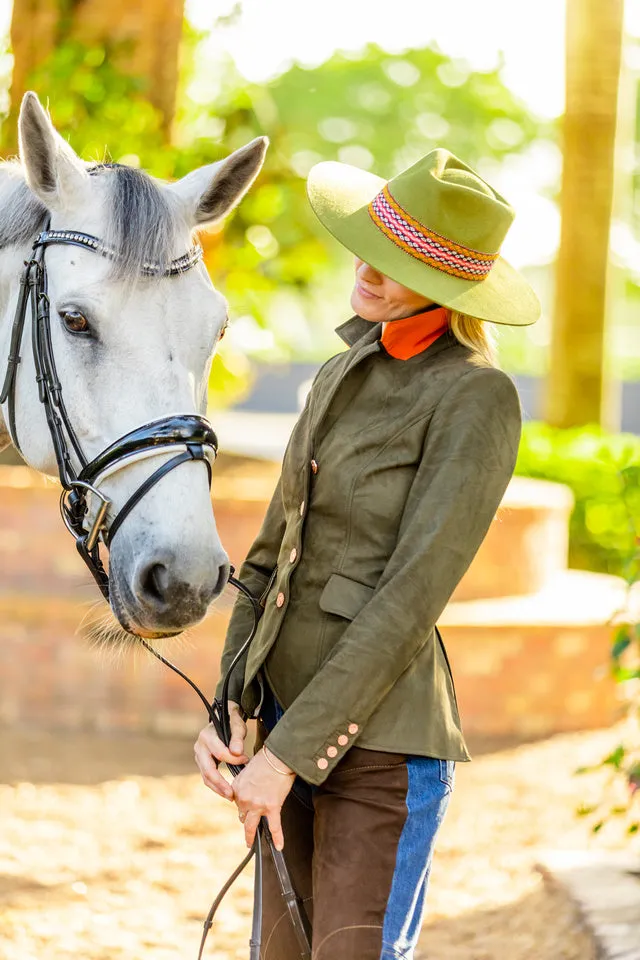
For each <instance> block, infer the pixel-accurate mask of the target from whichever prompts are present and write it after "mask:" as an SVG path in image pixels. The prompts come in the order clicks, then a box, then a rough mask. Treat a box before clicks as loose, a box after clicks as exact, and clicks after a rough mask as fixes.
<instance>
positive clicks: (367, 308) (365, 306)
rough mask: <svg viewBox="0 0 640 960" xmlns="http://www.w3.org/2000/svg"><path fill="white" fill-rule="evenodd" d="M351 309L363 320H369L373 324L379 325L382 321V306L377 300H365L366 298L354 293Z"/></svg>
mask: <svg viewBox="0 0 640 960" xmlns="http://www.w3.org/2000/svg"><path fill="white" fill-rule="evenodd" d="M351 309H352V310H353V312H354V313H357V315H358V316H359V317H362V319H363V320H369V321H370V322H371V323H378V321H379V320H380V319H381V318H380V316H379V314H380V304H379V301H378V300H377V299H376V300H373V299H371V300H365V299H364V297H361V296H359V295H358V294H357V293H354V294H353V296H352V297H351Z"/></svg>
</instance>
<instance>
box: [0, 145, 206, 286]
mask: <svg viewBox="0 0 640 960" xmlns="http://www.w3.org/2000/svg"><path fill="white" fill-rule="evenodd" d="M89 173H90V174H91V175H92V176H95V177H98V176H99V177H103V176H104V177H105V185H106V203H105V205H104V210H105V223H104V231H103V234H102V236H101V237H100V239H101V240H103V241H104V243H105V245H106V246H107V247H108V248H109V249H112V250H116V251H117V252H118V256H117V258H116V259H114V260H113V261H112V262H111V269H112V273H113V274H114V275H115V276H117V277H118V278H121V279H127V280H130V281H134V280H136V279H137V278H139V277H140V276H141V274H142V267H143V265H145V264H150V263H152V264H154V265H157V267H158V273H159V274H161V273H162V272H163V271H164V269H165V268H166V267H168V266H169V264H170V263H171V261H172V259H173V258H174V257H176V256H177V255H179V254H180V253H181V252H183V251H182V249H181V248H182V247H184V243H185V235H186V234H187V233H188V231H187V230H186V228H185V222H184V219H183V218H182V217H181V216H180V212H179V210H178V209H177V207H175V206H172V204H171V203H170V201H169V198H168V195H167V194H166V192H165V191H163V190H162V187H161V185H160V184H159V183H158V182H156V181H155V180H154V179H153V178H152V177H150V176H149V174H147V173H145V172H144V171H143V170H138V169H136V168H134V167H127V166H124V165H122V164H115V163H114V164H107V163H103V164H93V165H92V166H91V167H89ZM48 214H49V211H48V210H47V207H46V206H45V204H43V203H42V201H41V200H40V199H39V198H38V197H37V196H36V195H35V194H34V193H33V192H32V191H31V190H30V189H29V186H28V184H27V182H26V180H25V178H24V170H23V168H22V165H21V163H20V162H19V161H15V160H10V161H5V162H2V163H0V250H2V249H4V248H5V247H9V246H14V245H24V244H27V243H29V241H30V240H31V241H32V240H34V239H35V237H36V236H37V235H38V233H40V231H41V230H42V229H44V226H45V223H46V220H47V216H48ZM73 228H74V229H77V230H82V229H83V225H82V223H77V224H76V223H74V224H73ZM184 252H186V251H184Z"/></svg>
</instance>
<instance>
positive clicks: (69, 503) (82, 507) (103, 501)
mask: <svg viewBox="0 0 640 960" xmlns="http://www.w3.org/2000/svg"><path fill="white" fill-rule="evenodd" d="M77 488H79V490H78V489H77ZM88 493H90V494H91V496H93V497H96V498H97V500H98V509H97V511H96V515H95V517H94V520H93V523H92V524H91V529H90V530H89V531H88V532H87V531H85V530H84V518H85V516H86V514H87V509H88V506H87V494H88ZM60 506H61V513H62V519H63V520H64V522H65V526H66V528H67V530H69V532H70V533H72V534H73V536H74V537H78V534H79V531H80V530H82V531H83V532H84V534H85V536H84V537H83V539H84V545H85V547H86V549H87V551H88V552H91V551H92V550H93V548H94V547H95V545H96V543H97V542H98V537H99V536H100V533H101V532H102V530H104V529H106V517H107V511H108V509H109V507H110V506H111V500H109V498H108V497H106V496H105V495H104V493H101V492H100V490H98V489H97V487H94V486H93V485H92V484H90V483H86V481H84V480H72V481H71V483H70V485H69V489H68V490H63V492H62V496H61V499H60Z"/></svg>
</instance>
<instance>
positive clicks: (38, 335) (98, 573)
mask: <svg viewBox="0 0 640 960" xmlns="http://www.w3.org/2000/svg"><path fill="white" fill-rule="evenodd" d="M51 244H70V245H72V246H78V247H83V248H84V249H86V250H91V251H93V252H95V253H99V254H100V255H101V256H104V257H108V258H109V259H115V258H116V257H117V254H116V253H115V252H114V251H113V250H110V249H109V248H108V247H106V246H105V245H104V244H103V243H102V241H101V240H98V238H97V237H93V236H91V235H90V234H88V233H78V232H76V231H71V230H49V229H48V226H47V228H46V229H45V230H44V231H43V232H42V233H41V234H40V235H39V236H38V237H37V239H36V240H35V242H34V244H33V255H32V257H31V259H30V260H26V261H25V264H24V271H23V273H22V276H21V278H20V292H19V294H18V303H17V306H16V312H15V317H14V321H13V327H12V330H11V341H10V347H9V359H8V362H7V371H6V375H5V379H4V384H3V387H2V392H1V393H0V404H2V403H7V413H8V427H9V433H10V435H11V439H12V441H13V444H14V446H15V447H16V449H17V450H20V444H19V442H18V432H17V429H16V379H17V373H18V367H19V365H20V361H21V350H22V340H23V335H24V328H25V325H26V318H27V310H28V309H29V307H30V308H31V349H32V352H33V361H34V365H35V369H36V382H37V384H38V396H39V399H40V402H41V403H42V405H43V407H44V411H45V416H46V419H47V426H48V428H49V433H50V435H51V442H52V444H53V449H54V452H55V457H56V462H57V465H58V475H59V477H60V483H61V485H62V494H61V497H60V511H61V513H62V519H63V520H64V522H65V524H66V526H67V529H68V530H69V531H70V533H71V534H72V535H73V537H74V538H75V542H76V548H77V550H78V553H79V554H80V556H81V557H82V559H83V560H84V562H85V563H86V565H87V567H88V568H89V570H90V571H91V574H92V576H93V578H94V579H95V581H96V583H97V584H98V587H99V588H100V591H101V592H102V595H103V596H104V597H105V599H106V600H108V599H109V576H108V574H107V572H106V570H105V568H104V566H103V563H102V560H101V559H100V550H99V541H100V540H102V542H103V543H104V544H105V546H106V547H107V548H109V547H110V546H111V544H112V543H113V538H114V537H115V535H116V533H117V532H118V530H119V529H120V527H121V526H122V524H123V522H124V521H125V520H126V518H127V517H128V516H129V514H130V513H131V511H132V510H133V509H134V507H135V506H136V504H138V503H139V502H140V500H142V498H143V497H144V496H145V494H147V493H148V492H149V490H151V489H152V488H153V487H155V485H156V484H157V483H158V482H159V481H160V480H162V478H163V477H165V476H166V475H167V474H168V473H170V471H171V470H174V469H175V468H176V467H179V466H180V464H182V463H188V462H189V461H192V460H195V461H198V460H199V461H202V462H203V463H204V464H206V467H207V472H208V476H209V486H211V467H212V465H213V463H214V462H215V459H216V456H217V453H218V440H217V438H216V435H215V433H214V431H213V428H212V426H211V424H210V423H209V422H208V420H205V418H204V417H199V416H196V415H191V414H184V415H179V416H172V417H162V418H161V419H159V420H153V421H152V422H151V423H146V424H144V425H143V426H141V427H137V428H136V429H135V430H132V431H131V432H130V433H126V434H125V435H124V436H122V437H120V439H119V440H116V441H115V442H114V443H112V444H110V446H108V447H107V448H106V449H105V450H103V451H102V452H101V453H99V454H98V456H97V457H94V459H93V460H88V459H87V457H86V456H85V454H84V452H83V450H82V446H81V444H80V441H79V440H78V437H77V435H76V432H75V430H74V429H73V425H72V423H71V420H70V419H69V414H68V413H67V409H66V407H65V403H64V398H63V396H62V384H61V383H60V379H59V377H58V373H57V370H56V364H55V358H54V355H53V345H52V340H51V309H50V308H51V304H50V301H49V297H48V293H47V270H46V266H45V261H44V255H45V250H46V248H47V246H50V245H51ZM201 259H202V249H201V247H199V246H194V247H193V248H192V249H191V250H189V251H188V252H187V253H185V254H184V255H183V256H181V257H178V258H177V259H176V260H172V261H171V263H170V264H169V265H168V266H167V268H166V269H164V270H162V269H160V268H159V266H158V265H157V264H153V263H145V264H143V267H142V274H143V276H164V277H173V276H177V275H179V274H181V273H185V272H186V271H187V270H190V269H191V268H192V267H194V266H195V265H196V264H197V263H199V262H200V260H201ZM177 447H181V448H183V449H182V450H181V451H180V452H179V453H176V454H175V455H174V456H172V457H171V458H170V459H169V460H165V462H164V463H163V464H161V466H159V467H158V468H157V469H156V470H155V471H154V472H153V473H152V474H151V475H150V476H149V477H147V479H146V480H145V481H144V482H143V483H142V484H141V485H140V486H139V487H138V489H137V490H136V491H135V492H134V493H133V494H132V495H131V496H130V497H129V499H128V500H127V501H126V503H125V504H124V505H123V506H122V507H121V508H120V510H119V512H118V513H117V514H116V515H115V517H113V518H112V519H111V522H110V523H109V522H108V511H109V507H110V506H111V501H110V500H109V498H108V497H107V496H106V495H105V494H104V493H103V492H102V490H101V489H100V485H101V483H102V481H103V480H104V479H105V478H106V477H107V476H111V475H112V474H113V473H116V472H117V471H118V470H121V469H123V468H124V467H126V466H128V465H129V464H132V463H134V462H136V461H138V460H142V459H144V458H146V457H152V456H157V455H158V454H162V453H170V452H171V451H173V450H175V449H176V448H177ZM20 452H22V451H20ZM74 454H75V458H76V460H77V462H78V463H79V465H80V469H79V470H78V469H76V467H75V466H74V462H73V459H72V457H73V455H74ZM90 498H93V504H91V503H90ZM90 506H92V507H93V510H94V513H93V517H92V518H91V517H90ZM231 572H232V574H233V569H232V571H231ZM229 583H231V584H232V585H233V586H234V587H236V589H238V590H239V591H240V592H241V593H243V594H244V595H245V597H246V598H247V599H248V600H249V602H250V604H251V608H252V611H253V618H254V622H253V627H252V630H251V633H250V635H249V636H248V637H247V639H246V641H245V642H244V644H243V645H242V647H241V648H240V650H239V651H238V652H237V654H236V656H235V657H234V659H233V662H232V664H231V666H230V668H229V670H228V671H227V674H226V676H225V679H224V684H223V691H222V697H221V699H220V700H214V701H213V703H209V701H208V700H207V698H206V697H205V695H204V694H203V693H202V691H201V690H200V688H199V687H198V686H197V684H195V683H194V682H193V680H191V678H190V677H188V676H187V675H186V674H185V673H183V672H182V671H181V670H180V669H179V668H178V667H176V666H175V664H173V663H171V661H170V660H167V659H166V658H165V657H163V656H161V655H160V654H159V653H158V652H157V651H156V650H154V649H153V647H152V646H151V645H150V644H149V643H147V641H146V640H144V639H142V638H141V637H140V638H138V639H139V640H140V642H141V643H142V644H143V646H145V647H146V648H147V650H149V652H150V653H152V654H153V655H154V657H157V659H158V660H161V661H162V663H164V664H165V665H166V666H167V667H169V668H170V669H171V670H173V671H174V672H175V673H177V674H178V676H180V677H182V679H183V680H184V681H185V682H186V683H188V684H189V686H190V687H191V688H192V689H193V690H194V691H195V692H196V694H197V695H198V696H199V698H200V700H201V701H202V703H203V704H204V706H205V708H206V710H207V714H208V716H209V720H210V722H211V723H212V724H213V726H214V728H215V730H216V733H217V734H218V736H219V737H220V739H221V740H222V741H223V742H224V743H226V744H227V746H228V745H229V742H230V740H231V722H230V718H229V711H228V707H227V703H228V692H229V681H230V678H231V674H232V672H233V670H234V669H235V668H236V666H237V665H238V664H239V663H240V662H241V661H242V658H243V656H244V654H245V653H246V652H247V650H248V649H249V646H250V645H251V642H252V640H253V638H254V636H255V634H256V630H257V627H258V621H259V619H260V615H261V613H262V609H261V607H260V604H259V602H258V600H257V599H256V597H254V596H253V594H252V593H251V591H250V590H249V589H248V588H247V587H246V586H245V585H244V584H243V583H242V582H241V581H240V580H237V579H236V578H235V577H234V576H230V577H229ZM229 770H230V772H231V773H232V775H233V776H235V775H237V774H238V773H240V771H241V770H242V767H239V766H233V765H231V766H230V767H229ZM262 838H264V839H265V841H266V844H267V847H268V849H269V852H270V854H271V858H272V861H273V864H274V868H275V871H276V874H277V877H278V881H279V884H280V889H281V892H282V897H283V900H284V903H285V908H286V909H287V911H288V913H289V918H290V921H291V924H292V926H293V930H294V934H295V936H296V939H297V941H298V944H299V950H300V957H301V960H310V958H311V948H310V944H309V930H308V925H307V922H306V917H305V916H304V913H303V910H302V907H301V903H300V901H299V899H298V897H297V895H296V892H295V890H294V888H293V885H292V883H291V878H290V875H289V871H288V869H287V865H286V863H285V860H284V857H283V855H282V853H281V852H280V851H278V850H276V848H275V845H274V843H273V839H272V837H271V833H270V831H269V827H268V824H267V822H266V820H265V819H264V818H263V819H262V821H261V823H260V827H259V829H258V831H257V832H256V839H255V843H254V845H253V847H252V848H251V850H250V852H249V853H248V854H247V856H246V857H245V858H244V860H243V861H242V863H241V864H240V865H239V866H238V867H237V869H236V870H235V871H234V873H233V874H232V875H231V877H229V879H228V880H227V882H226V883H225V885H224V887H223V888H222V890H221V891H220V893H219V895H218V896H217V897H216V899H215V900H214V902H213V905H212V907H211V909H210V911H209V914H208V916H207V918H206V920H205V922H204V931H203V935H202V940H201V943H200V951H199V954H198V960H201V958H202V955H203V951H204V946H205V941H206V938H207V933H208V931H209V930H210V928H211V926H212V923H213V916H214V914H215V912H216V910H217V908H218V906H219V904H220V902H221V901H222V898H223V897H224V895H225V894H226V893H227V891H228V890H229V888H230V887H231V885H232V883H233V882H234V881H235V880H236V879H237V877H239V876H240V874H241V873H242V871H243V870H244V868H245V866H246V865H247V864H248V863H249V861H250V860H251V858H252V857H253V856H254V855H255V857H256V870H255V881H254V886H255V892H254V912H253V924H252V931H251V940H250V960H259V957H260V941H261V926H262V859H261V857H262V854H261V842H262Z"/></svg>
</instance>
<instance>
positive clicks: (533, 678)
mask: <svg viewBox="0 0 640 960" xmlns="http://www.w3.org/2000/svg"><path fill="white" fill-rule="evenodd" d="M276 476H277V467H276V466H275V465H274V464H267V463H258V462H255V461H242V460H239V459H236V458H224V457H221V458H220V460H219V462H218V463H217V465H216V472H215V478H214V490H213V495H214V502H215V510H216V520H217V524H218V529H219V532H220V535H221V538H222V541H223V543H224V544H225V547H226V549H227V551H228V553H229V555H230V557H231V559H232V562H234V563H236V565H238V566H239V565H240V562H241V560H242V558H243V557H244V556H245V554H246V551H247V549H248V547H249V545H250V543H251V541H252V539H253V537H254V536H255V534H256V532H257V530H258V529H259V526H260V524H261V521H262V517H263V515H264V510H265V508H266V504H267V502H268V499H269V497H270V495H271V491H272V489H273V486H274V484H275V479H276ZM58 495H59V494H58V488H57V487H56V486H54V485H53V484H51V483H49V482H47V481H44V480H43V479H42V478H41V477H39V476H37V475H36V474H33V473H32V472H30V471H28V470H26V468H23V467H6V466H4V467H0V722H4V723H5V724H21V725H46V726H49V727H57V728H69V729H72V728H75V729H78V728H84V729H98V730H105V731H106V730H127V731H133V730H135V731H141V730H144V731H153V732H158V733H184V734H185V735H191V734H192V733H193V732H194V731H196V730H197V729H199V727H200V725H201V724H202V722H203V721H204V719H205V718H204V714H203V710H202V707H201V705H200V702H199V701H198V700H197V698H196V696H195V695H194V694H193V692H192V691H191V690H190V689H189V688H188V687H187V686H186V685H185V684H184V682H183V681H182V680H180V679H179V678H178V677H175V676H174V675H173V674H172V673H171V672H170V671H169V670H167V669H166V668H165V667H163V666H162V665H160V664H158V663H156V662H155V661H154V660H153V659H152V657H151V656H150V655H149V654H148V653H147V652H146V651H145V650H143V649H138V650H128V651H127V650H125V651H117V652H114V651H113V650H109V649H95V648H94V647H92V645H91V643H90V642H89V640H88V634H89V632H90V631H89V630H88V627H87V624H88V622H89V621H91V620H92V618H93V619H95V617H96V616H99V615H100V610H99V606H98V608H96V607H95V604H96V599H97V592H96V588H95V586H94V585H93V583H92V581H91V579H90V577H89V575H88V574H87V572H86V570H85V568H84V566H83V564H82V563H81V561H80V560H79V558H78V557H77V555H76V552H75V548H74V545H73V540H72V539H71V537H70V536H69V535H68V534H67V532H66V530H65V529H64V527H63V524H62V522H61V520H60V517H59V513H58ZM509 509H510V508H509V507H508V506H506V507H504V508H501V511H502V514H503V518H505V517H507V514H505V513H504V511H505V510H506V511H508V510H509ZM500 519H501V514H500V513H499V514H498V526H497V527H496V528H495V530H492V531H491V535H490V537H489V538H488V540H487V541H486V547H485V560H484V561H483V557H482V551H481V553H480V554H479V555H478V557H477V558H476V561H474V565H475V564H482V563H483V562H486V563H487V564H489V563H491V564H493V565H494V566H496V565H498V566H500V563H501V564H502V566H501V567H500V569H503V568H504V560H501V561H500V563H498V561H499V560H500V553H501V551H502V550H504V548H505V547H504V543H503V544H502V545H501V544H500V542H499V539H498V540H497V539H496V538H499V537H500V536H507V535H508V536H509V537H511V536H516V533H517V531H520V532H519V533H517V536H518V537H521V538H522V522H521V521H519V520H518V519H517V518H511V521H510V522H505V523H503V524H502V525H500ZM543 525H544V524H543ZM510 531H511V532H510ZM552 539H554V542H556V541H557V539H558V537H557V534H553V535H552ZM540 549H544V543H542V542H538V541H536V551H537V550H540ZM560 549H561V550H564V549H565V547H564V545H563V544H560ZM509 556H510V557H513V556H517V553H513V552H509ZM501 576H503V574H502V573H501ZM586 576H592V577H596V576H598V575H586ZM468 577H469V583H468V585H467V588H466V589H465V587H464V585H463V586H462V588H461V589H460V590H459V591H458V592H457V596H458V597H463V598H464V597H465V596H467V595H471V596H476V595H477V591H478V584H479V583H482V582H483V579H484V580H486V576H485V575H484V574H483V573H482V571H477V572H474V568H473V566H472V568H471V570H470V571H469V574H468ZM605 579H606V578H605ZM613 579H614V578H609V580H611V581H613ZM609 586H610V585H609ZM609 586H607V589H609ZM613 587H616V589H617V584H613ZM519 589H520V587H519ZM585 589H588V590H591V586H590V585H589V584H587V585H586V587H585ZM614 593H615V591H614ZM578 594H579V591H578ZM576 597H577V599H576ZM576 597H573V598H569V599H568V600H567V602H568V603H569V604H572V603H573V604H576V605H581V601H580V598H579V595H576ZM233 598H234V591H232V589H231V588H227V591H226V592H225V594H224V595H223V597H222V598H221V599H220V600H219V602H218V603H217V604H216V606H215V608H214V609H213V611H212V612H211V614H210V615H209V616H208V617H207V618H206V619H205V621H204V622H203V623H202V624H200V625H199V626H198V627H197V628H195V629H193V630H192V631H191V632H190V634H189V635H188V637H186V638H185V639H180V640H179V641H175V640H173V641H166V642H165V644H164V646H163V647H161V649H162V652H164V653H165V654H166V655H168V656H170V657H172V658H174V659H175V660H176V662H177V663H178V664H179V665H180V667H181V668H182V669H184V670H185V671H186V672H187V673H188V674H189V675H190V676H192V677H193V679H194V680H195V681H196V682H197V683H199V684H200V685H201V686H202V688H203V690H204V692H205V693H206V694H208V695H212V693H213V690H214V686H215V683H216V680H217V676H218V662H219V657H220V650H221V646H222V643H223V638H224V633H225V628H226V623H227V620H228V616H229V612H230V608H231V605H232V602H233ZM516 599H517V598H516ZM614 599H615V598H614ZM483 602H487V603H488V602H495V603H497V604H498V605H499V604H500V600H499V599H498V600H495V601H493V600H492V601H483ZM612 602H613V601H612ZM565 607H566V604H565ZM465 609H466V610H468V609H469V607H468V605H465V604H464V603H463V602H458V603H452V604H451V605H450V610H448V611H446V612H445V614H446V615H445V616H444V617H443V619H442V621H441V626H442V632H443V636H444V639H445V643H446V645H447V648H448V651H449V654H450V657H451V660H452V663H453V667H454V673H455V676H456V686H457V691H458V699H459V702H460V707H461V713H462V716H463V722H464V725H465V729H466V731H467V732H469V733H471V734H472V735H473V734H487V735H490V736H502V735H505V736H509V735H516V736H521V737H522V736H524V737H528V736H535V735H541V734H547V733H551V732H553V731H554V730H566V729H579V728H584V727H592V726H598V725H602V724H606V723H608V722H610V721H611V720H612V719H613V718H614V717H615V715H616V710H617V704H616V700H615V691H614V687H613V685H612V683H611V681H610V680H609V678H608V675H607V672H606V664H607V658H608V650H609V641H610V629H609V628H608V627H606V626H604V625H603V624H604V623H605V621H606V617H605V616H604V614H603V615H602V619H601V620H599V619H598V618H599V616H600V614H598V615H597V616H595V617H591V619H590V620H585V618H584V617H582V618H580V617H577V620H576V623H575V624H572V623H571V617H567V616H566V609H565V611H564V614H563V622H562V623H556V622H555V621H554V622H550V623H547V624H544V623H543V624H535V623H533V622H532V621H534V620H535V619H536V615H532V617H531V619H530V621H529V622H527V621H526V620H525V621H524V622H523V621H522V618H521V621H520V622H519V623H509V622H506V623H505V622H503V623H498V622H497V621H495V620H494V621H492V616H491V614H489V615H487V614H486V611H485V614H483V617H482V618H474V617H473V616H467V617H466V620H465V617H464V616H462V617H460V616H459V615H458V614H459V611H461V610H462V611H464V610H465ZM478 609H480V608H478ZM532 609H537V607H536V605H535V604H534V607H533V608H532Z"/></svg>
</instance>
